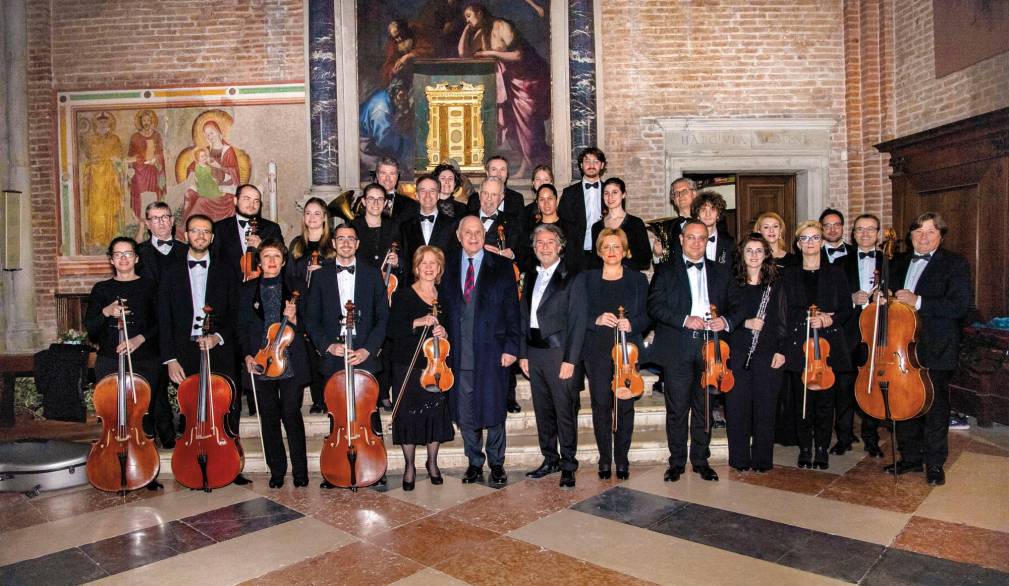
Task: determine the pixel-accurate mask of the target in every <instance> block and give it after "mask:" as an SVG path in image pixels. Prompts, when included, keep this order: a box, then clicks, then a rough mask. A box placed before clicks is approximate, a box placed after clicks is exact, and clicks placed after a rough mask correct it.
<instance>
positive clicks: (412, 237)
mask: <svg viewBox="0 0 1009 586" xmlns="http://www.w3.org/2000/svg"><path fill="white" fill-rule="evenodd" d="M420 223H421V218H420V216H419V215H418V216H417V217H416V218H413V219H411V220H408V221H407V222H406V223H404V224H403V225H402V226H400V236H399V238H400V240H399V241H400V243H401V244H402V245H403V246H402V249H401V250H402V254H401V255H400V259H402V262H400V264H401V265H402V266H403V271H402V274H403V281H404V284H409V283H412V282H413V280H414V279H413V253H415V252H417V249H418V248H420V247H421V246H424V244H425V243H424V231H423V230H422V229H421V225H420ZM458 224H459V218H452V217H449V216H448V215H446V214H444V213H442V212H441V211H440V210H439V211H438V215H437V216H435V218H434V229H432V230H431V240H430V241H429V242H427V244H429V245H431V246H437V247H438V248H440V249H441V250H442V252H444V253H446V254H447V253H448V252H449V251H450V250H452V249H453V248H454V247H456V246H458V245H459V239H458V238H457V237H456V235H455V229H456V226H458Z"/></svg>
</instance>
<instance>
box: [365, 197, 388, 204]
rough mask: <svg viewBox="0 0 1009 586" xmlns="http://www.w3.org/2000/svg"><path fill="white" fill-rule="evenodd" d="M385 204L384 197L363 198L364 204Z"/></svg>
mask: <svg viewBox="0 0 1009 586" xmlns="http://www.w3.org/2000/svg"><path fill="white" fill-rule="evenodd" d="M379 202H381V203H385V198H384V197H366V198H364V203H379Z"/></svg>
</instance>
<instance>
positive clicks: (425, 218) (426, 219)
mask: <svg viewBox="0 0 1009 586" xmlns="http://www.w3.org/2000/svg"><path fill="white" fill-rule="evenodd" d="M420 221H421V222H431V223H432V224H434V214H431V215H430V216H424V215H422V216H421V217H420Z"/></svg>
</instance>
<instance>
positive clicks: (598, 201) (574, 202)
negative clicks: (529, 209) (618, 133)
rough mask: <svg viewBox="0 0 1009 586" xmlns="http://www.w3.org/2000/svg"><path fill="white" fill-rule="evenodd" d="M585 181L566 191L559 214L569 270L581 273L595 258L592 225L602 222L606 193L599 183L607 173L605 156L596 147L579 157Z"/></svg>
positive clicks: (573, 184) (573, 185) (574, 184)
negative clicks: (565, 231)
mask: <svg viewBox="0 0 1009 586" xmlns="http://www.w3.org/2000/svg"><path fill="white" fill-rule="evenodd" d="M578 167H579V168H580V169H581V171H582V178H581V180H580V181H578V182H577V183H572V184H571V185H569V186H567V187H565V188H564V192H563V193H562V194H561V202H560V205H558V207H557V214H558V215H559V216H560V217H561V218H562V219H563V220H564V221H565V222H566V225H567V226H568V228H569V231H570V232H571V233H570V234H568V235H567V241H568V249H567V253H566V254H565V260H566V261H567V263H568V266H570V267H571V268H573V269H575V270H581V269H583V268H586V267H588V266H590V263H591V262H592V258H593V257H594V256H595V254H596V253H595V245H596V243H595V242H592V224H595V223H596V222H598V221H599V219H600V218H602V217H603V216H602V212H603V191H602V185H601V184H600V180H601V179H602V176H603V173H605V172H606V155H605V154H604V153H603V151H601V150H599V149H597V148H596V147H589V148H587V149H585V150H583V151H582V152H581V153H579V155H578Z"/></svg>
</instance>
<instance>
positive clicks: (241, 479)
mask: <svg viewBox="0 0 1009 586" xmlns="http://www.w3.org/2000/svg"><path fill="white" fill-rule="evenodd" d="M233 482H234V483H235V484H237V485H238V486H245V485H246V484H252V481H251V480H249V479H248V478H246V477H244V476H242V475H241V474H239V475H238V476H236V477H235V480H234V481H233Z"/></svg>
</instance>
